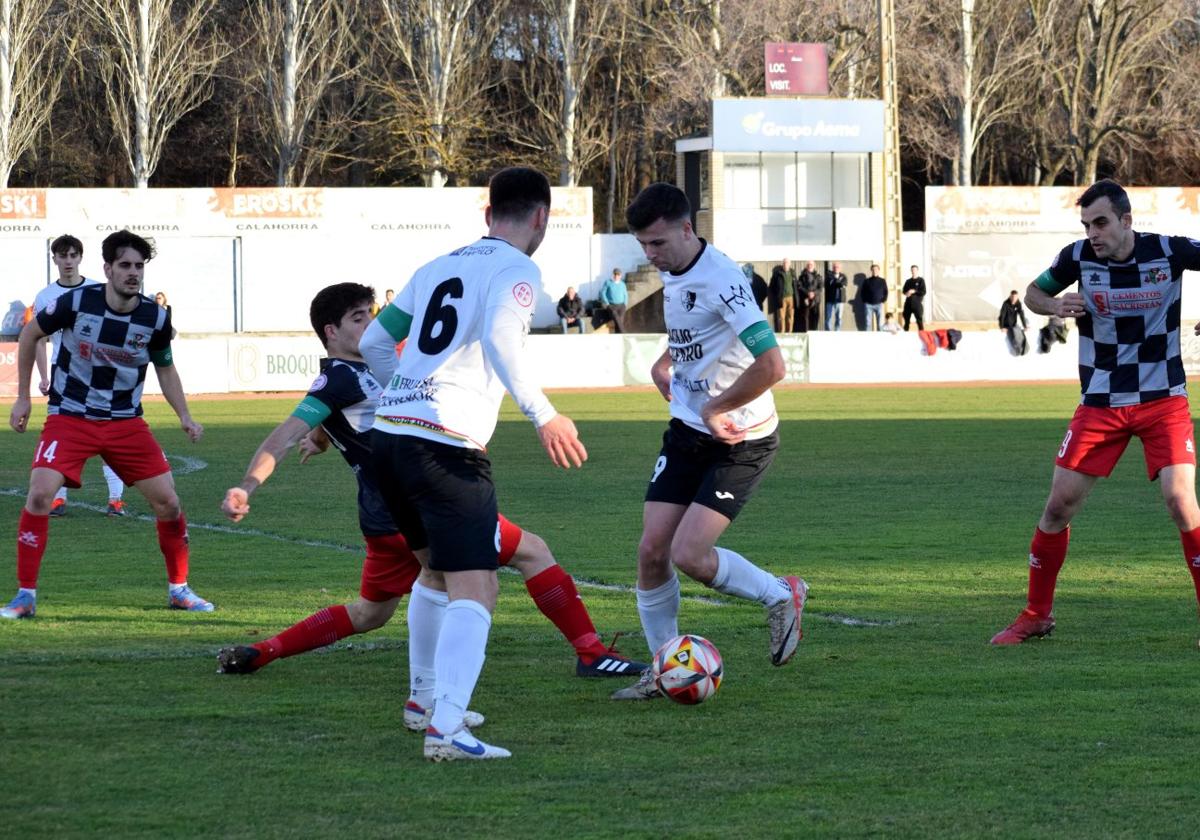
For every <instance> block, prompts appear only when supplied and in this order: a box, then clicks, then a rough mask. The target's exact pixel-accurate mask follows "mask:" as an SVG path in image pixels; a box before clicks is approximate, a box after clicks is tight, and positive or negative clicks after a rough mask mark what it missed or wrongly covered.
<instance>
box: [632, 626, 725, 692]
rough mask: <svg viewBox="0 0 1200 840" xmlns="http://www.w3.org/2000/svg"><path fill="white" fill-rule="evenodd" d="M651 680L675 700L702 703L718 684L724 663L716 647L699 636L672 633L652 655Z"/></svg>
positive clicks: (714, 690)
mask: <svg viewBox="0 0 1200 840" xmlns="http://www.w3.org/2000/svg"><path fill="white" fill-rule="evenodd" d="M650 667H651V668H652V669H653V674H654V682H655V684H656V685H657V686H658V690H659V691H661V692H662V693H663V694H665V695H666V696H667V697H670V698H671V699H672V700H674V701H675V702H676V703H683V704H684V705H686V706H693V705H695V704H696V703H703V702H704V701H705V700H707V699H708V698H709V697H712V696H713V695H714V694H716V692H717V688H718V687H719V686H720V685H721V675H722V674H723V673H724V665H723V664H722V663H721V654H720V652H719V651H718V650H717V646H716V645H714V644H713V643H712V642H710V641H709V640H708V639H705V638H703V637H702V636H692V635H683V636H676V637H675V638H674V639H671V640H670V641H668V642H667V643H666V644H664V645H663V646H662V647H660V648H659V649H658V652H657V653H655V654H654V662H653V663H651V665H650Z"/></svg>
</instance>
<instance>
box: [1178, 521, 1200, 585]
mask: <svg viewBox="0 0 1200 840" xmlns="http://www.w3.org/2000/svg"><path fill="white" fill-rule="evenodd" d="M1179 540H1180V542H1182V543H1183V559H1184V560H1186V561H1187V567H1188V571H1189V572H1191V573H1192V583H1194V584H1195V585H1196V600H1197V602H1200V528H1196V529H1194V530H1191V531H1180V532H1179Z"/></svg>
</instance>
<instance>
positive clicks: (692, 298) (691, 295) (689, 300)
mask: <svg viewBox="0 0 1200 840" xmlns="http://www.w3.org/2000/svg"><path fill="white" fill-rule="evenodd" d="M695 308H696V293H695V292H684V293H683V309H684V311H685V312H691V311H692V310H693V309H695Z"/></svg>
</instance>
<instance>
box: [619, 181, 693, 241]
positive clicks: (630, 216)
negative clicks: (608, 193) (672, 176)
mask: <svg viewBox="0 0 1200 840" xmlns="http://www.w3.org/2000/svg"><path fill="white" fill-rule="evenodd" d="M691 218H692V205H691V202H689V201H688V197H687V195H685V194H684V192H683V190H681V189H679V187H677V186H675V185H673V184H664V183H662V182H659V183H657V184H651V185H650V186H648V187H646V188H645V189H644V190H642V191H641V192H640V193H638V194H637V198H635V199H634V200H633V203H632V204H630V205H629V207H627V208H626V210H625V224H627V225H629V229H630V230H632V231H639V230H645V229H646V228H648V227H650V225H652V224H654V223H655V222H657V221H658V220H659V219H665V220H666V221H668V222H681V221H683V220H684V219H689V220H690V219H691Z"/></svg>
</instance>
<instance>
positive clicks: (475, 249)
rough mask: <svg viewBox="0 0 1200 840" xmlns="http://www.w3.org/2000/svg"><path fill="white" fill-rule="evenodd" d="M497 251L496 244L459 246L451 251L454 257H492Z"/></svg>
mask: <svg viewBox="0 0 1200 840" xmlns="http://www.w3.org/2000/svg"><path fill="white" fill-rule="evenodd" d="M494 253H496V246H495V245H468V246H466V247H465V248H459V249H458V250H456V251H451V252H450V256H452V257H476V256H478V257H490V256H491V255H492V254H494Z"/></svg>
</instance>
